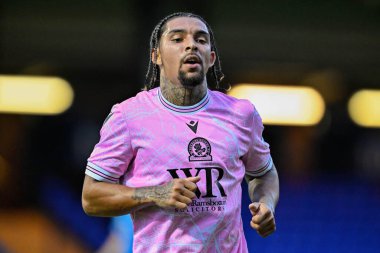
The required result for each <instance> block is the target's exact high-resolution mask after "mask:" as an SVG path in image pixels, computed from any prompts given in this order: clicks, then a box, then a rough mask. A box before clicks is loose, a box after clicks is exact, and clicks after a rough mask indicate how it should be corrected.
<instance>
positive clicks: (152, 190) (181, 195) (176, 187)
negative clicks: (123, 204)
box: [132, 176, 201, 209]
mask: <svg viewBox="0 0 380 253" xmlns="http://www.w3.org/2000/svg"><path fill="white" fill-rule="evenodd" d="M199 180H201V178H200V177H199V176H196V177H188V178H176V179H173V180H171V181H170V182H169V183H167V184H164V185H159V186H151V187H143V188H137V189H136V190H135V192H134V194H133V196H132V198H133V199H134V200H137V201H141V202H145V203H146V201H148V202H150V203H154V204H155V205H157V206H159V207H162V208H178V209H183V208H186V207H187V205H188V204H190V203H191V200H192V199H193V198H195V193H194V191H195V190H196V189H197V185H196V183H197V182H199Z"/></svg>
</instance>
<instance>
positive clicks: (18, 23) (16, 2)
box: [0, 0, 380, 253]
mask: <svg viewBox="0 0 380 253" xmlns="http://www.w3.org/2000/svg"><path fill="white" fill-rule="evenodd" d="M177 11H190V12H194V13H197V14H199V15H201V16H203V17H204V18H205V19H206V20H207V21H208V22H209V24H210V25H211V27H212V28H213V30H214V33H215V36H216V42H217V46H218V50H219V54H220V57H221V61H222V67H223V71H224V73H225V75H226V83H227V84H231V85H232V87H234V86H237V84H240V83H249V84H276V85H280V86H286V85H292V86H306V87H312V88H313V89H314V90H316V91H317V92H318V93H319V94H320V96H321V97H322V98H323V102H324V106H325V107H324V112H323V115H322V118H321V119H320V120H319V121H318V122H317V123H315V124H312V125H307V126H299V125H291V124H290V125H289V124H287V125H282V124H269V123H268V124H266V128H265V132H264V137H265V139H266V140H267V142H269V143H270V144H271V150H272V156H273V159H274V161H275V163H276V166H277V168H278V171H279V175H280V180H281V194H280V195H281V196H280V202H279V205H278V208H277V210H276V215H277V226H278V227H277V232H276V233H275V234H274V235H272V236H270V237H268V238H265V239H262V238H260V237H259V236H257V235H256V233H255V232H254V231H252V230H250V229H249V227H248V226H249V220H250V215H249V213H248V203H249V200H248V196H247V195H244V196H243V208H242V209H243V210H242V215H243V220H244V223H245V225H246V227H245V229H246V236H247V241H248V245H249V249H250V251H251V252H254V251H255V250H256V251H260V252H320V251H321V250H323V252H378V249H379V248H380V240H379V235H380V213H379V210H380V125H379V126H377V127H376V126H372V127H364V126H360V125H358V124H356V123H355V122H354V121H353V120H352V119H351V117H350V114H349V111H348V102H349V100H350V98H351V97H352V95H353V94H354V93H355V92H357V91H359V90H362V89H370V90H380V1H378V0H345V1H343V0H330V1H305V0H290V1H274V0H265V1H264V0H259V1H243V0H235V1H221V0H218V1H217V0H209V1H200V0H193V1H192V2H191V3H190V2H187V1H168V0H162V1H137V0H108V1H105V0H93V1H83V0H76V1H71V0H66V1H62V0H54V1H53V0H51V1H42V0H34V1H26V0H2V1H1V2H0V75H8V76H9V75H11V76H16V77H17V76H25V75H26V76H57V77H60V78H62V79H64V80H66V81H67V82H68V83H69V84H70V86H71V89H72V91H73V94H74V98H73V100H72V101H73V103H72V104H71V106H70V107H69V108H68V109H67V110H65V111H63V112H62V113H59V114H54V115H43V114H38V113H34V114H30V113H22V112H9V111H5V110H3V111H0V252H1V253H3V252H7V253H23V252H27V253H34V252H35V253H45V252H46V253H51V252H54V253H60V252H78V253H80V252H83V253H87V252H96V251H97V250H99V248H101V246H102V245H103V243H104V242H105V240H106V238H107V237H108V236H109V234H110V228H111V227H112V225H111V221H110V220H109V219H107V218H94V217H87V216H86V215H85V214H84V213H83V211H82V209H81V203H80V200H81V188H82V182H83V178H84V170H85V165H86V159H87V158H88V156H89V155H90V153H91V151H92V149H93V146H94V145H95V144H96V142H97V141H98V139H99V130H100V127H101V125H102V123H103V120H104V119H105V118H106V116H107V115H108V113H109V111H110V109H111V107H112V105H113V104H115V103H118V102H120V101H122V100H124V99H126V98H129V97H131V96H134V95H135V94H136V93H137V92H138V91H139V90H140V89H141V88H142V86H143V82H144V77H145V72H146V70H147V66H148V61H149V37H150V33H151V31H152V30H153V27H154V26H155V24H156V23H157V22H158V21H159V20H160V19H161V18H163V17H164V16H166V15H168V14H170V13H172V12H177ZM3 81H4V79H3ZM0 85H1V81H0ZM4 85H5V84H4ZM0 88H1V87H0ZM2 92H3V95H4V94H5V91H4V90H1V89H0V105H1V100H2V99H3V101H5V96H2V94H1V93H2ZM21 93H22V92H19V93H18V94H19V95H17V94H16V95H14V97H12V99H15V100H16V99H21V100H23V99H24V98H21V97H19V96H21ZM32 95H33V94H31V93H28V94H26V96H27V97H28V96H32ZM23 96H25V94H24V95H23ZM8 99H9V98H8ZM377 99H378V100H377V101H380V98H379V97H378V98H377ZM375 100H376V99H375ZM375 104H376V103H375ZM377 105H378V104H377ZM374 107H376V106H372V109H375V111H376V110H377V112H375V113H373V114H371V115H372V116H371V117H372V119H376V118H377V119H380V112H379V111H380V106H379V107H378V108H374ZM372 109H371V108H370V109H368V108H367V109H363V111H362V112H360V114H366V113H367V111H368V110H372ZM243 188H244V189H246V184H245V183H243ZM244 192H246V191H244Z"/></svg>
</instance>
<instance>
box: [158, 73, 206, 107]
mask: <svg viewBox="0 0 380 253" xmlns="http://www.w3.org/2000/svg"><path fill="white" fill-rule="evenodd" d="M160 89H161V93H162V95H163V96H164V98H165V99H166V100H168V101H169V102H170V103H172V104H175V105H179V106H189V105H195V104H196V103H198V102H199V101H201V100H202V98H204V96H206V92H207V83H206V82H203V83H202V84H199V85H197V86H194V87H185V86H183V85H182V84H173V83H171V82H170V81H169V80H168V79H166V78H165V77H161V78H160Z"/></svg>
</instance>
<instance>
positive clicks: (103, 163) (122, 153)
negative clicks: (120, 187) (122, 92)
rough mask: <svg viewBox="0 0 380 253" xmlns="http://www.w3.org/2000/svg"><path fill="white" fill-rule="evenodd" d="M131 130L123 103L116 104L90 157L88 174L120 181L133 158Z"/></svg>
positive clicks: (101, 179)
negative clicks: (123, 109) (123, 110)
mask: <svg viewBox="0 0 380 253" xmlns="http://www.w3.org/2000/svg"><path fill="white" fill-rule="evenodd" d="M132 156H133V150H132V146H131V140H130V136H129V130H128V127H127V123H126V120H125V119H124V115H123V112H122V110H121V105H115V106H114V107H113V108H112V111H111V113H110V114H109V116H108V117H107V118H106V120H105V122H104V123H103V126H102V129H101V130H100V140H99V142H98V143H97V144H96V145H95V148H94V150H93V151H92V153H91V155H90V157H89V158H88V162H87V167H86V175H88V176H90V177H92V178H94V179H96V180H98V181H103V182H108V183H119V179H120V177H122V176H123V175H124V173H125V172H126V170H127V168H128V166H129V163H130V161H131V160H132Z"/></svg>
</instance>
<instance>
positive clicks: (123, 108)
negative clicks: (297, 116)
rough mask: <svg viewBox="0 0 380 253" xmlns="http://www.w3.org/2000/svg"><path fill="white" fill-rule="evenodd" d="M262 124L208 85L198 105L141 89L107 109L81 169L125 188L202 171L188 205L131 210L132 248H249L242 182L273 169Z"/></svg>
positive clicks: (143, 251)
mask: <svg viewBox="0 0 380 253" xmlns="http://www.w3.org/2000/svg"><path fill="white" fill-rule="evenodd" d="M263 128H264V127H263V124H262V121H261V118H260V116H259V114H258V112H257V110H256V109H255V107H254V106H253V105H252V104H251V103H250V102H249V101H248V100H240V99H236V98H233V97H230V96H228V95H225V94H223V93H220V92H217V91H211V90H208V91H207V95H206V96H205V97H204V98H203V99H202V100H201V101H200V102H199V103H197V104H195V105H192V106H177V105H174V104H172V103H170V102H169V101H167V100H166V99H165V98H164V97H163V96H162V94H161V92H160V89H159V88H155V89H152V90H149V91H142V92H140V93H138V94H137V95H136V96H135V97H133V98H130V99H127V100H126V101H124V102H122V103H120V104H116V105H115V106H114V107H113V108H112V111H111V113H110V114H109V116H108V117H107V119H106V120H105V122H104V124H103V127H102V129H101V131H100V135H101V137H100V141H99V143H98V144H97V145H96V146H95V148H94V150H93V152H92V154H91V156H90V158H89V159H88V164H87V169H86V174H87V175H89V176H91V177H93V178H94V179H96V180H99V181H105V182H109V183H120V184H123V185H126V186H129V187H145V186H157V185H162V184H165V183H167V182H169V181H170V180H172V179H174V178H186V177H191V176H200V177H201V180H200V181H199V182H198V183H197V186H198V189H197V190H196V191H195V194H196V197H195V199H193V201H192V203H190V204H189V205H188V207H187V208H186V209H174V208H173V209H163V208H160V207H157V206H148V207H143V208H139V209H137V210H133V211H132V212H131V215H132V218H133V224H134V246H133V248H134V251H133V252H137V253H139V252H140V253H147V252H154V253H156V252H163V253H166V252H223V253H224V252H229V253H237V252H248V250H247V243H246V240H245V237H244V231H243V225H242V219H241V195H242V193H241V185H240V184H241V182H242V180H243V178H244V175H245V174H248V175H251V176H261V175H263V174H265V173H266V172H267V171H268V170H269V169H270V168H271V167H272V159H271V156H270V151H269V145H268V144H267V143H266V142H265V141H264V140H263V138H262V131H263ZM245 222H250V221H249V220H247V221H245Z"/></svg>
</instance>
